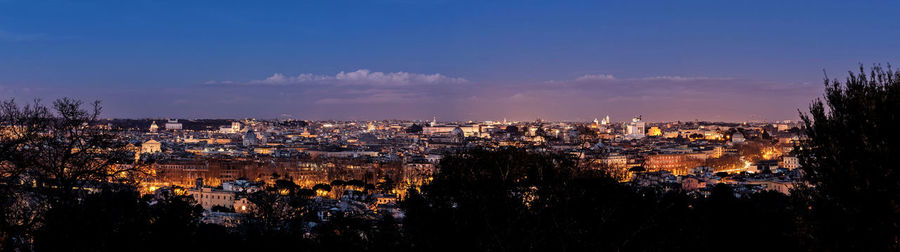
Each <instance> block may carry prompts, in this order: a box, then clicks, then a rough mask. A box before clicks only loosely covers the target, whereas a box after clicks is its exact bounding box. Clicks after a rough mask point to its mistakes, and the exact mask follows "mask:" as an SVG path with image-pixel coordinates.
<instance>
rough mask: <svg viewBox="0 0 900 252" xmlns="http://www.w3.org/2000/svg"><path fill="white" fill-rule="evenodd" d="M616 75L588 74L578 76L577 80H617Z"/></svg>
mask: <svg viewBox="0 0 900 252" xmlns="http://www.w3.org/2000/svg"><path fill="white" fill-rule="evenodd" d="M615 79H616V77H615V76H612V75H611V74H588V75H584V76H581V77H578V78H575V81H597V80H615Z"/></svg>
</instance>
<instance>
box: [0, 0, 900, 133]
mask: <svg viewBox="0 0 900 252" xmlns="http://www.w3.org/2000/svg"><path fill="white" fill-rule="evenodd" d="M896 5H898V4H897V3H894V2H881V3H874V2H869V3H865V4H849V3H843V2H841V1H824V2H817V3H815V4H811V3H781V2H776V1H771V2H753V3H718V2H711V1H687V2H679V3H666V2H640V3H637V2H627V3H626V2H605V3H597V2H565V3H560V2H555V1H553V2H544V1H534V2H529V4H527V5H518V4H515V2H493V3H479V2H470V1H415V2H410V1H363V2H353V1H347V2H340V1H338V2H324V3H315V2H306V3H291V2H272V3H270V4H269V5H267V6H265V7H262V6H259V5H254V4H249V3H237V2H229V1H226V2H205V1H199V2H192V3H166V2H159V1H144V2H140V3H135V4H128V5H125V4H117V3H116V2H114V1H88V2H77V3H75V2H68V1H20V0H4V1H0V59H3V60H0V96H2V97H4V98H16V99H18V100H20V101H27V100H31V99H34V98H40V99H43V100H45V101H49V100H53V99H55V98H58V97H64V96H65V97H74V98H78V99H82V100H102V101H103V104H104V106H105V109H104V112H105V113H104V115H103V116H104V117H110V118H151V117H155V118H166V117H176V118H287V117H290V118H297V119H310V120H332V119H333V120H382V119H406V120H416V119H418V120H424V119H429V118H432V117H433V116H437V117H438V118H440V119H441V120H475V121H482V120H499V119H502V118H507V119H509V120H534V119H536V118H541V119H545V120H552V121H561V120H567V121H590V120H593V119H594V118H596V117H600V116H604V115H607V114H609V115H610V116H611V117H613V118H630V117H631V116H634V115H643V116H644V117H645V118H648V119H650V120H652V121H676V120H681V121H689V120H695V119H696V120H707V121H749V120H768V121H774V120H797V119H798V115H799V113H798V110H801V111H803V110H806V109H807V107H808V105H809V101H810V100H812V99H815V98H817V97H821V94H822V89H823V88H822V87H823V85H822V79H823V78H824V77H825V75H824V74H823V72H822V71H823V70H825V71H827V74H828V76H829V77H831V78H843V77H845V76H846V73H845V72H843V71H845V70H847V69H855V68H857V67H858V66H859V64H863V65H865V66H870V65H872V64H878V63H883V64H887V63H890V62H897V58H896V57H895V56H892V55H886V54H885V53H884V52H885V51H890V50H892V49H894V48H896V46H897V44H896V42H894V41H897V37H898V36H900V35H897V34H896V33H895V32H893V31H896V30H897V28H898V27H897V24H896V23H897V22H894V21H896V18H895V17H894V16H892V15H891V14H892V13H890V10H891V9H895V8H890V7H891V6H896ZM273 7H277V8H273ZM897 7H900V6H897ZM860 37H864V38H866V39H865V40H857V39H856V38H860Z"/></svg>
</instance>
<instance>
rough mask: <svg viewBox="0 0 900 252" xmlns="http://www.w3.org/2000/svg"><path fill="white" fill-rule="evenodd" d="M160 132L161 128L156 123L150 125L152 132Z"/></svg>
mask: <svg viewBox="0 0 900 252" xmlns="http://www.w3.org/2000/svg"><path fill="white" fill-rule="evenodd" d="M158 130H159V126H157V125H156V121H153V123H151V124H150V132H156V131H158Z"/></svg>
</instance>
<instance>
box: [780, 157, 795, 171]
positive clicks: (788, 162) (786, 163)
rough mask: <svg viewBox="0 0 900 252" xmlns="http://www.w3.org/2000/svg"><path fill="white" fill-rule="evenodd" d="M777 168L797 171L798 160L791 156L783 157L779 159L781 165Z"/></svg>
mask: <svg viewBox="0 0 900 252" xmlns="http://www.w3.org/2000/svg"><path fill="white" fill-rule="evenodd" d="M778 166H779V167H781V168H785V169H788V170H793V169H797V168H800V159H798V158H797V157H793V156H784V157H782V158H781V163H780V164H778Z"/></svg>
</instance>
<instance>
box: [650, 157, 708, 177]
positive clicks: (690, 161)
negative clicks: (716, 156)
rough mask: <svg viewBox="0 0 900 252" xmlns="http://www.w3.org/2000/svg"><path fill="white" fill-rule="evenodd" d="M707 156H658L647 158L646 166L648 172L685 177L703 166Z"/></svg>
mask: <svg viewBox="0 0 900 252" xmlns="http://www.w3.org/2000/svg"><path fill="white" fill-rule="evenodd" d="M704 160H706V154H702V153H692V154H656V155H650V156H647V160H646V161H645V162H646V163H645V166H646V167H647V170H648V171H668V172H671V173H672V174H674V175H685V174H688V173H689V172H690V169H692V168H694V167H697V166H700V165H703V161H704Z"/></svg>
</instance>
